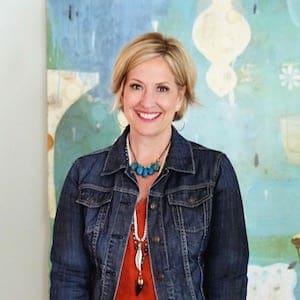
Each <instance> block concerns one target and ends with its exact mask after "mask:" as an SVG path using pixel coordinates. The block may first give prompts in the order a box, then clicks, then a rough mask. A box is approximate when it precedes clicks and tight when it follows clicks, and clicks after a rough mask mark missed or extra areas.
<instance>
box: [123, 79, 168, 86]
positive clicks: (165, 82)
mask: <svg viewBox="0 0 300 300" xmlns="http://www.w3.org/2000/svg"><path fill="white" fill-rule="evenodd" d="M129 81H137V82H140V83H143V84H144V82H143V81H141V80H139V79H137V78H129ZM162 84H167V85H171V82H169V81H162V82H157V83H155V85H162Z"/></svg>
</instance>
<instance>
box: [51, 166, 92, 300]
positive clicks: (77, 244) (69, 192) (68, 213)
mask: <svg viewBox="0 0 300 300" xmlns="http://www.w3.org/2000/svg"><path fill="white" fill-rule="evenodd" d="M77 194H78V170H77V166H76V164H74V165H73V166H72V168H71V170H70V171H69V173H68V175H67V177H66V180H65V182H64V186H63V189H62V192H61V195H60V199H59V204H58V208H57V212H56V217H55V224H54V231H53V245H52V250H51V263H52V269H51V277H50V281H51V287H50V299H51V300H74V299H78V300H79V299H80V300H83V299H89V296H88V286H89V258H88V254H87V251H86V250H85V248H84V246H83V220H82V213H81V208H80V205H79V204H77V203H76V202H75V201H76V199H77V196H78V195H77Z"/></svg>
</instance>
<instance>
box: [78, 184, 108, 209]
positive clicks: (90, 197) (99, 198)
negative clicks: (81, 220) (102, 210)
mask: <svg viewBox="0 0 300 300" xmlns="http://www.w3.org/2000/svg"><path fill="white" fill-rule="evenodd" d="M111 199H112V191H109V190H100V189H96V188H86V187H84V188H81V189H80V193H79V198H78V199H77V200H76V202H77V203H79V204H82V205H84V206H86V207H88V208H97V207H101V206H103V205H105V204H108V203H110V202H111Z"/></svg>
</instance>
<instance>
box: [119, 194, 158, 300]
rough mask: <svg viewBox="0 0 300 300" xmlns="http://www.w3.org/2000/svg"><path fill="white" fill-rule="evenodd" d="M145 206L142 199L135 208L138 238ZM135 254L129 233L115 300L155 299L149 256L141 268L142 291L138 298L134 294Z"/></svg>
mask: <svg viewBox="0 0 300 300" xmlns="http://www.w3.org/2000/svg"><path fill="white" fill-rule="evenodd" d="M146 204H147V200H146V199H142V200H140V201H139V202H138V204H137V208H136V215H137V223H138V234H139V237H141V236H143V233H144V226H145V219H146ZM135 253H136V250H135V246H134V241H133V233H132V232H130V235H129V239H128V243H127V249H126V253H125V257H124V262H123V266H122V270H121V277H120V282H119V286H118V290H117V294H116V299H117V300H122V299H126V300H131V299H139V300H154V299H156V297H155V290H154V284H153V279H152V274H151V268H150V259H149V254H147V255H146V257H145V259H144V262H143V266H142V268H143V269H142V271H143V273H142V274H143V279H144V286H143V289H142V291H141V292H140V294H139V295H138V296H136V294H135V287H136V281H137V277H138V271H137V269H136V266H135V263H134V259H135Z"/></svg>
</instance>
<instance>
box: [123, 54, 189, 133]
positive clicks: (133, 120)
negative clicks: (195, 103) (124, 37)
mask: <svg viewBox="0 0 300 300" xmlns="http://www.w3.org/2000/svg"><path fill="white" fill-rule="evenodd" d="M183 94H184V88H181V89H179V88H178V86H177V84H176V83H175V76H174V74H173V73H172V71H171V69H170V68H169V66H168V64H167V63H166V62H165V61H164V59H163V58H162V57H155V58H152V59H149V60H147V61H145V62H143V63H141V64H139V65H138V66H136V67H135V68H133V69H132V70H130V72H129V73H128V74H127V78H126V81H125V84H124V88H123V93H122V97H121V102H122V106H123V110H124V114H125V116H126V118H127V121H128V123H129V125H130V130H131V131H134V132H135V133H138V134H140V135H144V136H159V135H161V136H164V134H170V131H171V124H172V121H173V119H174V115H175V113H176V112H177V111H178V110H179V109H180V108H181V104H182V99H183Z"/></svg>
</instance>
